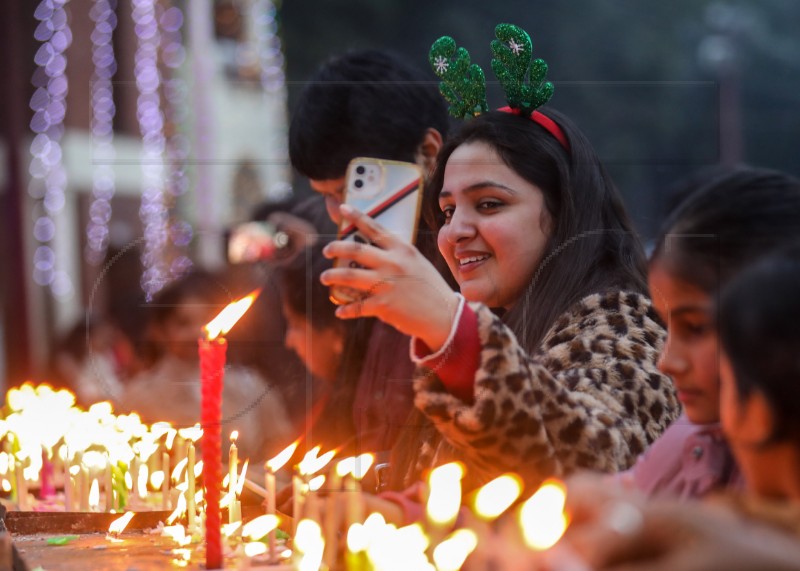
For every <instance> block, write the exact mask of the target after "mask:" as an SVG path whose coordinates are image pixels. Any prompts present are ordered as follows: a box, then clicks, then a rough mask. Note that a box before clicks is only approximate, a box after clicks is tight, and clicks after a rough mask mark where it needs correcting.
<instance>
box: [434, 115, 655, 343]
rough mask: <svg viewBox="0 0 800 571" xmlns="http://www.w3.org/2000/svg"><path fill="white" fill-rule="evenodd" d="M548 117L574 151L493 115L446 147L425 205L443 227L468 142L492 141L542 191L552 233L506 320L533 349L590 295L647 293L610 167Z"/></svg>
mask: <svg viewBox="0 0 800 571" xmlns="http://www.w3.org/2000/svg"><path fill="white" fill-rule="evenodd" d="M542 112H544V114H545V115H547V116H548V117H550V118H551V119H552V120H553V121H555V122H556V123H557V124H558V125H559V126H560V127H561V129H562V131H563V132H564V134H565V135H566V137H567V140H568V141H569V146H570V150H569V151H567V150H566V149H565V148H564V147H563V146H562V145H561V144H560V143H559V142H558V140H557V139H556V138H555V137H554V136H553V135H551V134H550V133H549V132H548V131H546V130H545V129H544V128H543V127H542V126H540V125H539V124H538V123H535V122H534V121H531V120H529V119H525V118H523V117H519V116H517V115H513V114H511V113H505V112H502V111H492V112H489V113H485V114H483V115H480V116H479V117H477V118H476V119H474V120H471V121H469V122H467V123H466V124H464V126H463V127H462V128H461V129H460V130H459V131H458V132H457V133H456V134H455V136H453V137H452V138H450V139H449V140H448V141H447V143H446V144H445V145H444V147H443V148H442V150H441V152H440V153H439V157H438V160H437V163H438V165H437V168H436V171H435V172H434V174H433V177H432V180H431V184H430V189H431V191H432V192H430V193H429V194H427V195H426V205H425V215H426V217H427V219H428V224H430V225H431V226H432V227H434V228H441V226H442V224H443V222H444V220H443V216H442V212H441V209H440V208H439V202H438V193H439V191H440V190H441V188H442V186H443V182H444V171H445V168H446V166H447V161H448V159H449V158H450V155H451V154H452V153H453V152H454V151H455V150H456V148H458V147H459V146H461V145H463V144H466V143H476V142H483V143H486V144H488V145H489V146H491V147H492V148H493V149H494V150H495V151H496V152H497V154H498V155H499V156H500V158H501V159H502V160H503V162H504V163H505V164H506V165H508V166H509V167H510V168H511V169H513V170H514V171H515V172H516V173H517V174H519V175H520V176H521V177H522V178H524V179H525V180H527V181H528V182H530V183H532V184H534V185H536V186H537V187H539V188H540V189H541V190H542V193H543V194H544V201H545V206H546V207H547V210H548V212H549V214H550V215H551V218H552V220H553V229H552V234H551V235H550V237H549V240H548V243H547V246H546V249H545V254H544V258H543V260H542V263H541V264H540V265H539V268H538V269H537V272H536V274H535V276H534V279H533V280H532V282H531V284H530V286H529V287H528V288H527V289H526V291H525V293H524V295H523V299H522V300H521V301H520V302H519V303H515V304H514V306H513V307H512V308H511V309H510V310H509V311H508V312H507V313H506V314H505V315H504V320H505V321H506V323H507V324H508V325H509V326H510V327H511V329H512V330H513V331H514V333H515V334H516V335H517V338H518V339H519V341H520V343H521V344H522V345H523V347H525V348H526V349H527V350H528V351H534V350H535V349H536V347H538V345H539V343H540V342H541V339H542V337H543V336H544V334H545V333H546V332H547V330H548V329H550V327H551V326H552V325H553V323H554V322H555V320H556V318H557V317H558V316H559V315H560V314H561V313H563V312H564V311H566V310H567V309H568V308H569V307H570V306H571V305H572V304H573V303H575V302H576V301H578V300H579V299H581V298H582V297H585V296H586V295H589V294H591V293H595V292H601V291H603V290H606V289H612V288H613V289H628V290H631V291H635V292H646V291H647V285H646V279H645V263H644V252H643V250H642V246H641V243H640V241H639V238H638V237H637V235H636V233H635V232H634V230H633V227H632V225H631V222H630V220H629V218H628V215H627V214H626V212H625V208H624V206H623V204H622V199H621V197H620V195H619V192H618V191H617V189H616V187H615V186H614V184H613V183H612V181H611V179H610V177H609V176H608V174H607V172H606V170H605V168H604V167H603V165H602V164H601V163H600V160H599V159H598V157H597V155H596V154H595V152H594V150H593V149H592V146H591V145H590V144H589V142H588V141H587V140H586V137H585V136H584V135H583V133H581V131H580V130H579V129H578V128H577V127H576V126H575V125H574V124H573V123H572V121H570V120H569V119H567V117H565V116H564V115H562V114H561V113H558V112H557V111H554V110H552V109H543V110H542ZM531 223H535V221H531Z"/></svg>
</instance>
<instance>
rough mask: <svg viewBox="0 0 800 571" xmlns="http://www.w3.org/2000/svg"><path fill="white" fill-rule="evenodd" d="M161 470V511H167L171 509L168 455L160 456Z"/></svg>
mask: <svg viewBox="0 0 800 571" xmlns="http://www.w3.org/2000/svg"><path fill="white" fill-rule="evenodd" d="M161 469H162V470H163V471H164V481H163V482H161V509H162V510H164V511H169V510H170V509H171V506H170V503H169V453H168V452H162V454H161Z"/></svg>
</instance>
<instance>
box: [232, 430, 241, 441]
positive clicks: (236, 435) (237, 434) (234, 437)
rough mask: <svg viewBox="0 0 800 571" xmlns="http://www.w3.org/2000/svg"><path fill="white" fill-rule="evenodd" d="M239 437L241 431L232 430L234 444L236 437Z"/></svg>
mask: <svg viewBox="0 0 800 571" xmlns="http://www.w3.org/2000/svg"><path fill="white" fill-rule="evenodd" d="M237 438H239V431H238V430H234V431H233V432H231V443H232V444H236V439H237Z"/></svg>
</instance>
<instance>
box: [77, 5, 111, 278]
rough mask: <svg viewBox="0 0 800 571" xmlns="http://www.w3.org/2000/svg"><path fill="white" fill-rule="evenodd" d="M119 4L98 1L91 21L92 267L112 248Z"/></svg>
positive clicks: (89, 242)
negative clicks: (117, 9)
mask: <svg viewBox="0 0 800 571" xmlns="http://www.w3.org/2000/svg"><path fill="white" fill-rule="evenodd" d="M116 4H117V2H116V0H94V5H93V6H92V8H91V10H89V17H90V18H91V19H92V20H93V21H94V29H93V30H92V35H91V40H92V63H93V64H94V73H93V74H92V83H91V93H92V95H91V107H92V122H91V131H92V160H93V163H94V165H93V167H94V168H93V172H92V203H91V206H90V207H89V223H88V225H87V227H86V251H85V253H84V256H85V258H86V261H88V262H89V263H90V264H93V265H97V264H99V263H100V262H102V261H103V258H104V257H105V253H106V249H107V248H108V223H109V221H110V220H111V199H112V197H113V196H114V169H113V166H112V163H113V162H114V158H115V157H116V153H115V151H114V114H115V111H116V109H115V107H114V86H113V83H112V81H111V78H112V77H114V74H115V73H116V71H117V62H116V59H115V57H114V47H113V43H112V39H113V34H114V29H115V28H116V26H117V15H116V12H115V9H116Z"/></svg>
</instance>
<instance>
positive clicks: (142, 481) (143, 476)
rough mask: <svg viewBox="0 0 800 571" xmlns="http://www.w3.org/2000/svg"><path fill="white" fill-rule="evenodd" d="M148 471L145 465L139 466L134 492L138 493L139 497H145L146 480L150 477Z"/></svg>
mask: <svg viewBox="0 0 800 571" xmlns="http://www.w3.org/2000/svg"><path fill="white" fill-rule="evenodd" d="M149 471H150V469H149V468H148V467H147V464H142V465H141V466H139V477H138V478H137V482H136V490H137V491H138V492H139V497H140V498H143V497H145V496H146V495H147V479H148V478H149V477H150V474H149Z"/></svg>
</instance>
